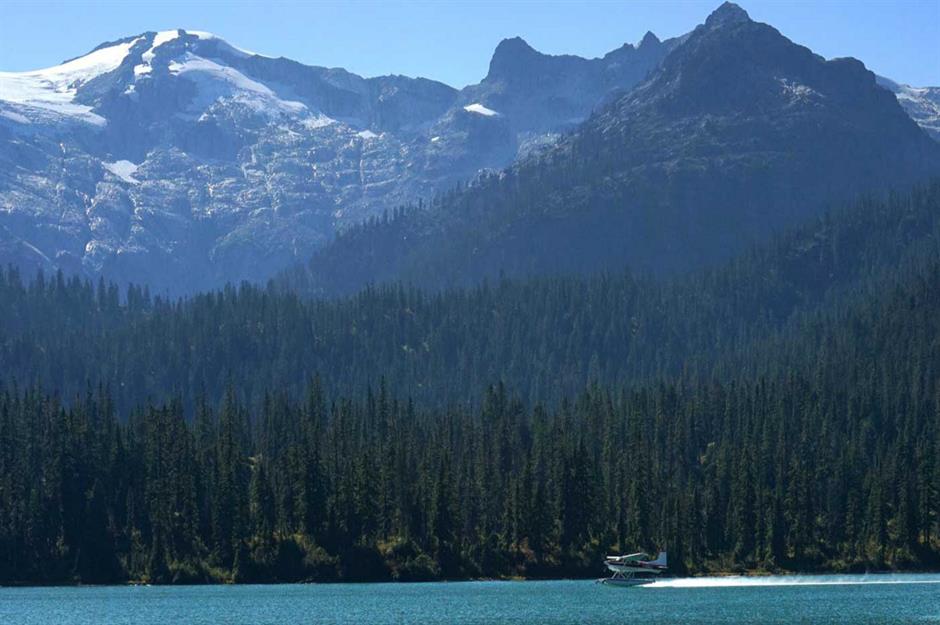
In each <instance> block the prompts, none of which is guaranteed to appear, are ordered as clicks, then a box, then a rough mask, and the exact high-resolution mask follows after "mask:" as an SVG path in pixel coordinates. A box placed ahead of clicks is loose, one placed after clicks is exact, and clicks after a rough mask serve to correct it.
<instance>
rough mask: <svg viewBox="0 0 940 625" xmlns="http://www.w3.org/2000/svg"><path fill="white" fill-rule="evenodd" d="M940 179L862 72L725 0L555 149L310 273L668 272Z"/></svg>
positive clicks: (934, 161)
mask: <svg viewBox="0 0 940 625" xmlns="http://www.w3.org/2000/svg"><path fill="white" fill-rule="evenodd" d="M938 172H940V145H938V144H937V143H936V142H933V141H931V140H930V139H929V138H928V137H927V135H926V134H925V133H924V132H923V131H922V130H921V129H920V128H919V127H918V126H917V125H916V124H915V123H914V122H913V121H912V120H911V119H910V118H909V117H908V116H907V115H906V114H905V112H904V111H903V110H902V109H901V107H900V106H899V104H898V102H897V100H896V99H895V98H894V97H892V95H891V94H890V93H889V92H888V91H886V90H885V89H882V88H881V87H879V86H878V85H877V83H876V81H875V76H874V74H872V73H871V72H869V71H867V70H866V69H865V68H864V66H863V65H862V64H861V63H860V62H858V61H856V60H853V59H835V60H832V61H826V60H825V59H823V58H821V57H819V56H817V55H815V54H813V53H812V52H811V51H810V50H808V49H806V48H804V47H802V46H799V45H796V44H794V43H792V42H791V41H789V40H788V39H786V38H785V37H783V36H782V35H781V34H780V33H779V32H777V31H776V30H774V29H773V28H772V27H770V26H767V25H766V24H759V23H756V22H753V21H751V20H750V19H749V18H748V16H747V14H746V13H745V12H744V11H743V10H742V9H740V8H739V7H737V6H735V5H731V4H725V5H723V6H722V7H721V8H719V9H718V10H717V11H716V12H715V13H713V14H712V15H711V16H709V18H708V20H707V21H706V23H705V24H703V25H702V26H700V27H698V28H697V29H696V30H695V31H693V32H692V33H691V34H690V35H689V36H688V38H686V39H685V41H684V42H683V43H682V44H681V45H679V46H678V47H677V48H675V50H674V51H673V52H671V53H670V54H669V55H668V56H667V57H666V59H665V60H664V61H663V63H662V65H661V67H659V68H658V69H657V70H656V72H654V74H653V75H652V76H651V77H650V78H649V80H647V81H645V82H644V83H642V84H640V85H638V86H637V87H636V88H635V89H634V90H632V91H631V92H629V93H627V94H626V95H624V96H622V97H621V98H619V99H618V100H616V101H615V102H613V103H612V104H610V105H609V106H607V107H605V108H603V109H601V110H600V111H599V112H598V113H597V114H595V115H593V116H592V117H591V118H590V119H588V120H587V121H586V122H585V123H584V124H583V125H581V126H580V127H579V128H578V129H577V131H575V132H574V133H572V134H571V135H570V136H568V137H566V138H564V139H563V140H562V141H561V142H559V143H558V144H557V145H556V146H554V147H553V148H552V149H551V150H548V151H547V152H545V153H543V154H540V155H537V156H535V157H532V158H529V159H527V160H526V161H524V162H522V163H520V164H518V165H516V166H514V167H512V168H510V169H508V170H506V171H505V172H503V173H501V174H499V175H494V176H490V177H489V178H487V179H485V180H483V181H482V182H481V183H480V184H479V185H477V186H475V187H473V188H470V189H468V190H466V191H464V192H461V193H458V194H454V195H451V196H448V197H445V198H442V199H441V200H440V201H439V205H437V206H435V207H434V208H433V210H428V211H420V210H413V211H410V212H409V213H407V214H405V215H404V216H403V217H400V218H398V219H395V220H393V221H392V222H390V223H384V222H383V223H378V224H372V225H368V226H366V227H363V228H360V229H358V230H355V231H353V232H350V233H348V234H347V235H345V236H343V237H341V238H340V239H339V240H338V241H337V242H336V243H335V244H333V245H331V246H330V247H329V248H327V249H325V250H323V251H322V252H321V253H319V254H318V255H316V256H315V257H314V259H313V260H312V261H311V263H310V267H311V271H312V276H311V277H310V280H309V282H310V288H311V289H312V290H313V291H314V292H318V293H326V294H329V293H335V292H343V291H348V290H355V289H356V288H358V287H359V286H361V285H362V284H365V283H368V282H370V281H382V280H387V279H400V280H405V281H413V282H416V283H418V284H422V285H428V286H447V285H453V284H461V283H468V282H471V281H473V280H477V279H479V278H481V277H484V276H496V275H498V274H499V273H500V272H504V273H507V274H509V275H527V274H538V273H552V272H591V271H596V270H602V269H619V268H621V267H623V266H624V265H629V266H631V267H633V268H634V269H638V270H641V271H650V272H655V273H664V272H665V273H668V272H672V271H678V270H684V269H688V268H691V267H696V266H699V265H702V264H708V263H713V262H715V261H717V260H720V259H722V258H727V257H729V256H731V255H733V254H734V253H736V252H737V251H740V250H741V249H743V248H744V247H746V246H747V245H748V244H750V243H752V242H754V241H759V240H761V239H763V238H765V237H767V236H768V235H769V234H770V233H771V232H774V231H776V230H780V229H784V228H786V227H788V226H791V225H794V224H798V223H800V222H802V221H803V220H805V219H808V218H810V217H812V216H814V215H818V214H820V213H821V212H822V211H823V210H825V209H826V208H827V207H828V206H831V205H833V204H835V203H839V202H842V201H845V200H847V199H849V198H851V197H854V196H855V195H857V194H859V193H863V192H866V191H874V190H880V189H886V188H891V187H904V186H907V185H909V184H910V183H912V182H915V181H917V180H922V179H924V178H926V177H929V176H931V175H933V174H936V173H938ZM300 279H301V280H304V279H305V278H300Z"/></svg>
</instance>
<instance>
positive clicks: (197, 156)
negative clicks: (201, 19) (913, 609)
mask: <svg viewBox="0 0 940 625" xmlns="http://www.w3.org/2000/svg"><path fill="white" fill-rule="evenodd" d="M519 41H521V40H519ZM516 45H518V44H517V43H516V42H515V41H513V42H508V43H507V42H504V43H503V44H501V45H500V47H499V48H498V49H497V54H496V55H495V56H494V59H493V67H492V68H491V72H490V74H491V76H488V77H487V78H486V79H484V81H483V82H482V83H481V84H480V85H474V86H471V87H468V88H466V89H464V90H463V91H458V90H456V89H453V88H451V87H449V86H447V85H444V84H442V83H438V82H435V81H431V80H425V79H421V78H417V79H415V78H407V77H403V76H382V77H378V78H368V79H367V78H362V77H360V76H357V75H355V74H352V73H350V72H347V71H345V70H342V69H328V68H322V67H312V66H307V65H303V64H300V63H297V62H295V61H291V60H289V59H284V58H277V59H275V58H269V57H265V56H262V55H259V54H255V53H252V52H248V51H246V50H242V49H239V48H237V47H235V46H233V45H230V44H229V43H227V42H225V41H224V40H222V39H220V38H218V37H216V36H215V35H212V34H210V33H206V32H200V31H186V30H173V31H164V32H148V33H144V34H142V35H139V36H135V37H129V38H126V39H122V40H119V41H115V42H110V43H106V44H102V45H101V46H99V47H98V48H96V49H95V50H93V51H91V52H90V53H88V54H86V55H84V56H81V57H78V58H76V59H73V60H70V61H67V62H65V63H63V64H61V65H58V66H56V67H52V68H47V69H42V70H37V71H31V72H23V73H9V72H2V73H0V165H2V167H0V170H2V171H0V262H8V261H12V262H16V263H18V264H21V265H23V266H24V267H25V268H26V270H31V269H32V268H34V267H36V266H40V267H44V268H47V269H54V268H62V269H64V270H65V271H67V272H78V273H81V274H85V275H96V274H103V275H105V276H107V277H109V278H113V279H117V280H121V281H135V282H145V283H148V284H150V285H151V286H152V287H154V288H156V289H157V290H160V291H170V292H185V291H192V290H195V289H199V288H204V287H209V286H215V285H218V284H220V283H222V282H224V281H226V280H240V279H250V280H261V279H265V278H267V277H268V276H270V275H272V273H273V272H275V271H277V270H278V269H281V268H282V267H284V266H285V265H287V264H289V263H291V262H294V261H297V260H300V259H305V258H307V257H309V255H310V254H311V253H312V251H313V250H315V249H316V248H318V247H319V246H321V245H322V244H323V243H324V242H326V241H328V240H330V239H331V238H332V237H333V235H334V233H335V232H336V231H337V230H338V229H341V228H343V227H344V226H346V225H348V224H352V223H356V222H359V221H361V220H362V219H364V218H367V217H369V216H374V215H378V214H381V213H382V212H383V211H386V210H389V209H394V208H395V207H397V206H399V205H401V204H404V203H407V202H411V201H413V200H415V199H417V198H422V197H424V198H427V197H430V196H432V195H433V194H434V193H435V192H437V191H439V190H442V189H446V188H449V187H451V186H452V185H454V184H455V183H456V182H458V181H461V180H468V179H472V178H473V176H474V175H475V174H476V173H477V172H478V171H480V170H481V169H487V168H499V167H503V166H505V165H507V164H509V163H510V162H512V161H513V160H514V159H515V158H516V157H517V155H518V154H520V153H525V152H528V151H530V150H532V149H534V148H538V147H539V146H541V145H544V144H545V143H550V142H551V141H552V140H554V138H555V137H557V135H558V133H559V132H561V131H563V130H565V129H567V128H570V127H571V126H573V125H574V124H576V123H577V122H579V121H581V120H583V119H584V118H585V117H586V116H587V115H588V114H589V113H590V112H591V110H592V109H593V108H594V107H595V106H596V105H598V104H599V102H600V101H601V100H602V99H603V98H604V97H605V95H606V94H608V93H610V92H613V91H615V90H621V89H628V88H629V87H631V86H632V85H633V84H634V83H636V82H637V81H639V80H640V79H641V78H642V77H643V76H645V75H646V73H647V72H648V71H649V70H650V69H652V68H653V67H654V66H655V65H656V64H658V63H659V61H660V60H661V59H662V57H663V56H665V54H666V53H667V52H668V50H669V46H670V45H671V44H669V43H663V42H660V41H659V40H658V39H655V37H651V36H650V37H647V38H646V39H644V41H643V43H642V44H641V45H640V46H639V47H636V48H635V47H634V46H632V45H626V46H624V47H623V48H621V49H619V50H616V51H614V52H612V53H611V54H609V55H607V56H606V57H604V58H603V59H594V60H587V59H579V58H577V57H552V56H548V55H542V54H539V53H538V52H536V51H534V50H532V49H531V48H528V46H527V45H526V44H524V42H523V43H522V44H521V45H522V46H524V47H525V48H527V53H526V55H524V57H517V56H516V55H514V54H513V53H512V48H513V47H514V46H516ZM506 53H508V57H509V58H506V57H507V54H506ZM513 64H515V65H514V66H513V67H512V68H509V69H507V67H504V66H509V65H513ZM512 71H516V72H520V73H522V74H524V75H526V76H528V77H529V78H530V79H531V78H533V77H538V78H539V81H540V84H541V86H537V85H534V84H530V83H526V84H515V83H514V82H513V81H514V80H515V77H514V76H513V75H512ZM517 82H518V81H517ZM520 103H521V104H520ZM501 107H502V109H501ZM533 120H537V123H532V122H533Z"/></svg>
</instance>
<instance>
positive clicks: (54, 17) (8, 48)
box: [0, 0, 940, 87]
mask: <svg viewBox="0 0 940 625" xmlns="http://www.w3.org/2000/svg"><path fill="white" fill-rule="evenodd" d="M718 4H719V2H718V0H711V1H706V2H701V1H699V0H684V1H659V2H652V1H630V2H614V1H606V2H591V1H588V2H536V1H517V2H505V1H504V2H493V1H487V0H476V1H473V2H462V1H454V2H371V1H360V2H327V1H324V2H278V1H276V0H266V1H263V2H258V1H254V0H243V1H241V2H205V1H203V2H199V1H196V0H192V1H189V2H178V1H173V0H171V1H159V0H149V1H145V2H138V1H137V0H125V1H121V2H117V1H109V2H93V1H85V2H79V1H74V0H73V1H71V2H48V1H42V0H30V1H28V2H22V1H20V0H2V1H0V70H4V71H22V70H27V69H37V68H40V67H46V66H49V65H55V64H57V63H59V62H61V61H62V60H64V59H66V58H69V57H73V56H79V55H81V54H83V53H84V52H86V51H88V50H90V49H91V48H93V47H95V46H96V45H98V44H99V43H101V42H104V41H111V40H114V39H118V38H121V37H124V36H128V35H132V34H139V33H141V32H144V31H147V30H165V29H170V28H189V29H192V30H208V31H211V32H214V33H215V34H217V35H219V36H221V37H223V38H225V39H227V40H228V41H229V42H230V43H232V44H234V45H237V46H239V47H242V48H247V49H249V50H254V51H256V52H259V53H263V54H267V55H269V56H286V57H289V58H292V59H295V60H298V61H301V62H303V63H308V64H314V65H326V66H331V67H345V68H346V69H349V70H350V71H354V72H356V73H359V74H362V75H365V76H375V75H379V74H388V73H398V74H406V75H410V76H425V77H428V78H434V79H437V80H441V81H443V82H446V83H448V84H451V85H454V86H457V87H460V86H463V85H465V84H468V83H473V82H477V81H478V80H479V79H480V78H482V77H483V76H484V75H485V74H486V69H487V65H488V63H489V59H490V56H491V54H492V51H493V49H494V48H495V47H496V44H497V43H498V42H499V41H500V40H501V39H503V38H505V37H511V36H515V35H520V36H522V37H523V38H525V39H526V40H527V41H528V42H529V43H530V44H531V45H532V46H533V47H535V48H536V49H538V50H541V51H543V52H548V53H553V54H561V53H570V54H578V55H581V56H589V57H593V56H600V55H602V54H604V53H605V52H607V51H609V50H612V49H613V48H616V47H619V46H620V45H622V44H623V43H624V42H631V43H635V42H637V41H638V40H639V39H640V38H641V37H642V36H643V34H644V33H645V32H646V31H647V30H652V31H653V32H654V33H656V34H657V35H658V36H659V37H660V38H666V37H672V36H675V35H679V34H682V33H684V32H686V31H688V30H691V29H692V28H693V27H694V26H695V25H696V24H699V23H701V22H702V21H704V19H705V17H706V16H707V15H708V13H709V12H711V11H712V10H713V9H714V8H715V7H717V6H718ZM739 4H741V6H743V7H744V8H745V9H746V10H747V11H748V12H749V13H750V15H751V17H752V18H753V19H756V20H759V21H762V22H767V23H770V24H772V25H774V26H776V27H777V28H778V29H779V30H780V31H781V32H782V33H783V34H784V35H786V36H788V37H789V38H790V39H793V40H794V41H796V42H798V43H801V44H803V45H806V46H808V47H810V48H812V49H813V50H814V51H816V52H818V53H819V54H822V55H823V56H825V57H827V58H831V57H836V56H854V57H857V58H859V59H861V60H862V61H863V62H865V64H866V65H867V66H868V67H869V68H870V69H872V70H874V71H876V72H878V73H880V74H884V75H886V76H889V77H891V78H893V79H895V80H898V81H900V82H906V83H909V84H914V85H940V0H896V1H878V0H860V1H856V2H852V1H849V0H840V1H829V0H821V1H815V2H810V1H792V0H791V1H780V0H777V1H771V0H750V1H749V0H745V1H742V2H740V3H739Z"/></svg>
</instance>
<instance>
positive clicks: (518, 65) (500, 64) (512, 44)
mask: <svg viewBox="0 0 940 625" xmlns="http://www.w3.org/2000/svg"><path fill="white" fill-rule="evenodd" d="M541 56H542V54H541V53H540V52H538V51H537V50H536V49H535V48H533V47H532V46H530V45H529V44H528V43H526V41H525V39H523V38H522V37H512V38H510V39H503V40H502V41H500V42H499V45H498V46H496V50H495V51H494V52H493V58H492V59H491V60H490V70H489V74H488V75H487V76H488V77H490V78H492V77H496V76H506V75H513V74H517V73H519V72H520V71H525V69H526V68H527V67H529V66H530V63H531V61H532V60H533V59H537V58H539V57H541Z"/></svg>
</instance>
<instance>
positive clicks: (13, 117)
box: [0, 111, 33, 124]
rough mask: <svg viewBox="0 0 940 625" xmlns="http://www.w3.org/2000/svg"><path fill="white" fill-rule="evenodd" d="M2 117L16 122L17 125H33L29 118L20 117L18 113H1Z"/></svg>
mask: <svg viewBox="0 0 940 625" xmlns="http://www.w3.org/2000/svg"><path fill="white" fill-rule="evenodd" d="M0 117H6V118H7V119H9V120H12V121H15V122H16V123H17V124H31V123H33V122H32V121H30V119H29V118H28V117H26V116H25V115H20V114H19V113H17V112H16V111H0Z"/></svg>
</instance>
